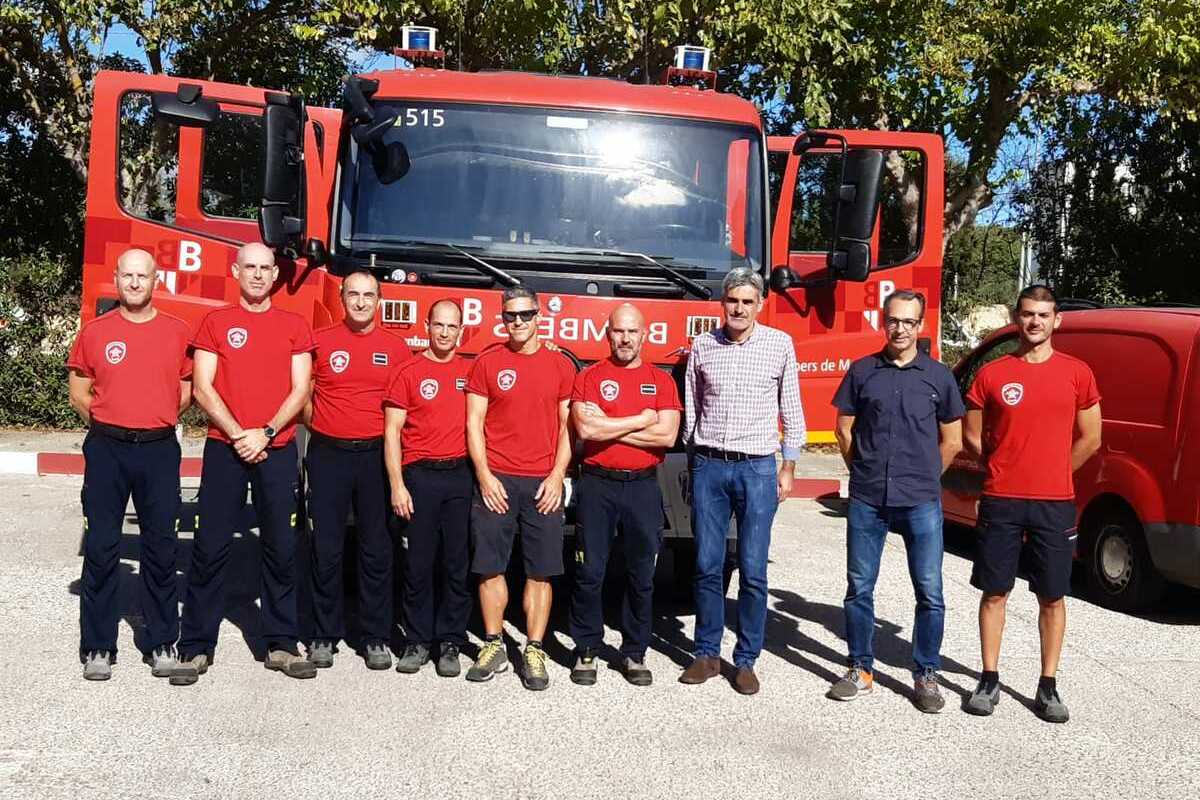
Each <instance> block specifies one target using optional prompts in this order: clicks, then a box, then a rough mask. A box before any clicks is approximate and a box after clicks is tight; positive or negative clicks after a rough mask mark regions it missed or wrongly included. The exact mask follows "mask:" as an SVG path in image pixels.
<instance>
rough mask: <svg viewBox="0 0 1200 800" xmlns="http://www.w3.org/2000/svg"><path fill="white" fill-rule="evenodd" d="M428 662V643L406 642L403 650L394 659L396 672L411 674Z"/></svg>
mask: <svg viewBox="0 0 1200 800" xmlns="http://www.w3.org/2000/svg"><path fill="white" fill-rule="evenodd" d="M428 663H429V645H427V644H406V645H405V646H404V652H403V653H402V654H401V655H400V658H399V659H398V660H397V661H396V672H402V673H404V674H405V675H413V674H415V673H417V672H420V671H421V667H422V666H424V665H425V664H428Z"/></svg>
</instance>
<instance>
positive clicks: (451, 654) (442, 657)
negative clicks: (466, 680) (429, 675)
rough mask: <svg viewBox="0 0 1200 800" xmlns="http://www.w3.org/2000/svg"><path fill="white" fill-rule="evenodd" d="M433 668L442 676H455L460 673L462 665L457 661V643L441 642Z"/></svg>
mask: <svg viewBox="0 0 1200 800" xmlns="http://www.w3.org/2000/svg"><path fill="white" fill-rule="evenodd" d="M435 669H436V670H437V674H438V675H441V676H442V677H443V678H457V677H458V676H459V675H460V674H461V673H462V665H461V664H459V663H458V645H456V644H454V643H453V642H442V645H441V649H440V650H439V651H438V660H437V665H436V666H435Z"/></svg>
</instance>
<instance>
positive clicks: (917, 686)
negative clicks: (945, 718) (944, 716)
mask: <svg viewBox="0 0 1200 800" xmlns="http://www.w3.org/2000/svg"><path fill="white" fill-rule="evenodd" d="M913 689H914V690H915V691H914V693H913V702H914V703H916V706H917V710H918V711H921V712H922V713H925V714H939V713H941V710H942V709H943V708H945V707H946V700H945V698H943V697H942V691H941V689H940V688H939V687H938V676H937V673H936V672H934V671H933V670H927V671H925V672H923V673H921V674H920V675H918V676H917V677H916V679H915V680H914V682H913Z"/></svg>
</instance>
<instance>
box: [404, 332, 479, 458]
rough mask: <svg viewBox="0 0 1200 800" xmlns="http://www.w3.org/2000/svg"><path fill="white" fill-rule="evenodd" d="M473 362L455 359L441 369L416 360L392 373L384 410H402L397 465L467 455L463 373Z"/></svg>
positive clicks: (426, 360) (428, 360)
mask: <svg viewBox="0 0 1200 800" xmlns="http://www.w3.org/2000/svg"><path fill="white" fill-rule="evenodd" d="M470 371H471V362H469V361H467V360H466V359H465V358H463V357H462V356H459V355H456V356H454V358H452V359H450V360H449V361H447V362H445V363H442V362H438V361H434V360H433V359H431V358H427V357H426V356H423V355H418V356H414V357H413V358H411V359H409V360H408V361H407V362H405V363H404V364H403V365H401V367H400V368H399V369H397V370H396V372H395V374H394V375H393V377H392V382H391V384H390V385H389V386H388V390H387V394H386V395H385V396H384V398H383V402H384V404H385V405H389V406H395V407H396V408H402V409H404V411H405V412H406V413H405V415H404V428H403V429H402V430H401V432H400V448H401V460H402V461H403V463H405V464H411V463H412V462H414V461H421V460H423V459H436V460H442V459H447V458H462V457H463V456H465V455H466V454H467V394H466V389H467V373H468V372H470Z"/></svg>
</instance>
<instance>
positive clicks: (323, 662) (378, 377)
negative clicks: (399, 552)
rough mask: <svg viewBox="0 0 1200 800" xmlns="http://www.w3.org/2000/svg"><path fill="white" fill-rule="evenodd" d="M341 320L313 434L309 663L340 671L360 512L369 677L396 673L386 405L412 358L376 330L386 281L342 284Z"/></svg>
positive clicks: (329, 330)
mask: <svg viewBox="0 0 1200 800" xmlns="http://www.w3.org/2000/svg"><path fill="white" fill-rule="evenodd" d="M341 300H342V310H343V312H344V313H345V317H344V318H343V319H342V321H341V322H338V323H335V324H333V325H329V326H327V327H325V328H322V329H321V330H319V331H317V332H316V334H315V337H314V338H315V340H316V345H317V347H316V352H315V354H314V355H315V360H316V363H315V365H314V367H313V394H312V401H311V402H310V403H308V404H307V405H306V406H305V408H304V415H303V419H304V423H305V424H306V425H307V426H308V427H309V430H310V432H311V436H310V438H309V445H308V452H307V454H306V455H305V458H304V463H305V466H306V467H307V469H308V519H309V522H310V524H311V525H312V592H313V642H312V649H311V650H310V651H309V660H311V661H312V662H313V664H314V665H315V666H316V667H318V668H320V669H325V668H328V667H332V666H333V655H334V652H335V651H336V649H337V644H338V642H339V641H340V640H342V639H343V638H345V635H346V628H345V619H344V613H343V608H342V605H343V603H342V550H343V547H344V546H345V540H346V517H347V514H348V513H349V511H350V504H351V502H353V504H354V521H355V527H356V528H357V532H358V621H359V629H360V639H359V651H360V652H361V653H362V656H363V660H364V662H365V663H366V666H367V669H372V670H385V669H387V668H388V667H390V666H391V665H392V656H391V653H390V651H389V650H388V645H389V642H390V641H391V636H392V563H393V558H394V556H393V553H392V536H391V532H390V531H389V530H388V517H387V508H388V493H387V489H388V483H387V475H386V470H385V468H384V459H383V426H384V422H383V399H384V391H385V390H386V388H387V385H388V381H389V380H390V379H391V376H392V374H393V372H394V371H395V369H396V368H397V367H398V366H399V365H400V364H401V363H403V362H404V361H406V360H408V358H409V356H411V355H412V351H410V350H409V349H408V345H406V344H405V343H404V340H403V339H401V338H400V337H399V336H396V335H395V334H393V333H391V332H390V331H387V330H384V329H383V328H382V327H380V326H379V325H378V324H376V320H375V315H376V311H377V309H378V308H379V280H378V279H377V278H376V277H375V276H374V275H372V274H371V273H370V272H367V271H365V270H357V271H354V272H351V273H350V274H349V275H347V276H346V277H345V278H344V279H343V280H342V291H341Z"/></svg>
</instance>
